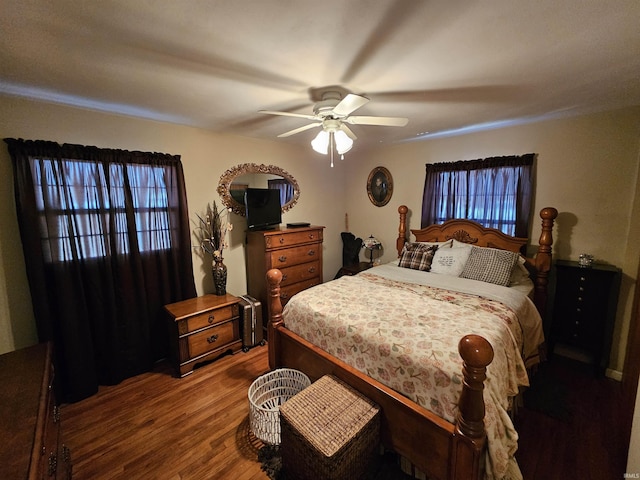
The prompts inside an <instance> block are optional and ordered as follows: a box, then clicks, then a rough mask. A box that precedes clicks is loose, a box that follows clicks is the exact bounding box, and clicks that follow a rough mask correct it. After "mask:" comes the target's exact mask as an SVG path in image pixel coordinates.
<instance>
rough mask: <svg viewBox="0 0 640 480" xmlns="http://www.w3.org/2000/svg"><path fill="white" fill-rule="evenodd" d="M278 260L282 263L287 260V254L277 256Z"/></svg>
mask: <svg viewBox="0 0 640 480" xmlns="http://www.w3.org/2000/svg"><path fill="white" fill-rule="evenodd" d="M278 260H279V261H280V262H283V263H284V262H286V261H287V256H286V255H280V256H279V257H278Z"/></svg>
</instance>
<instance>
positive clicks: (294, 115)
mask: <svg viewBox="0 0 640 480" xmlns="http://www.w3.org/2000/svg"><path fill="white" fill-rule="evenodd" d="M258 113H267V114H269V115H282V116H285V117H296V118H306V119H307V120H318V118H317V117H316V116H315V115H304V114H302V113H289V112H277V111H274V110H258Z"/></svg>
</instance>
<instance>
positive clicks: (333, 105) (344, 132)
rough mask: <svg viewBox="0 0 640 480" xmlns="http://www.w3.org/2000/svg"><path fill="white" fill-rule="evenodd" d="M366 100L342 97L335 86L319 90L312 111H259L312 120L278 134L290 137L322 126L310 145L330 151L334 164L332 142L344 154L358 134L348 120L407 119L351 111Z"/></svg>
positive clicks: (384, 122)
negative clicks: (319, 95)
mask: <svg viewBox="0 0 640 480" xmlns="http://www.w3.org/2000/svg"><path fill="white" fill-rule="evenodd" d="M368 102H369V99H368V98H366V97H363V96H362V95H356V94H354V93H347V94H346V95H344V97H343V96H342V94H341V93H340V92H339V91H337V90H335V91H334V90H327V91H325V92H323V93H322V95H321V100H320V101H319V102H317V103H316V104H315V105H314V107H313V115H304V114H300V113H290V112H279V111H273V110H260V111H259V113H266V114H269V115H283V116H287V117H296V118H304V119H306V120H311V121H312V122H313V123H309V124H307V125H304V126H302V127H298V128H294V129H293V130H289V131H288V132H284V133H281V134H280V135H278V137H289V136H291V135H295V134H296V133H300V132H304V131H306V130H310V129H312V128H316V127H322V130H321V131H320V133H318V135H317V136H316V137H315V138H314V139H313V141H312V142H311V146H312V147H313V149H314V150H315V151H316V152H318V153H322V154H324V155H326V154H327V153H329V151H331V166H332V167H333V149H334V146H335V149H336V150H337V151H338V153H339V154H340V155H342V156H343V157H342V158H344V154H345V153H347V152H348V151H349V150H351V147H352V146H353V141H354V140H355V139H356V138H357V137H356V135H355V133H353V131H352V130H351V129H350V128H349V127H348V126H347V124H349V125H379V126H386V127H404V126H405V125H406V124H407V123H408V122H409V119H407V118H403V117H373V116H363V115H351V114H352V113H353V112H355V111H356V110H357V109H359V108H360V107H362V106H363V105H365V104H366V103H368Z"/></svg>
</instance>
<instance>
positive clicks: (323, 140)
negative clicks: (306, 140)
mask: <svg viewBox="0 0 640 480" xmlns="http://www.w3.org/2000/svg"><path fill="white" fill-rule="evenodd" d="M311 148H313V149H314V150H315V151H316V152H318V153H321V154H322V155H326V154H327V153H329V132H326V131H324V130H321V131H320V132H318V135H316V138H314V139H313V140H311Z"/></svg>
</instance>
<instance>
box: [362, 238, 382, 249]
mask: <svg viewBox="0 0 640 480" xmlns="http://www.w3.org/2000/svg"><path fill="white" fill-rule="evenodd" d="M363 243H364V247H365V248H366V249H368V250H378V249H380V248H382V243H381V242H380V240H378V239H377V238H376V237H374V236H373V235H371V236H369V238H365V239H364V242H363Z"/></svg>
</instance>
